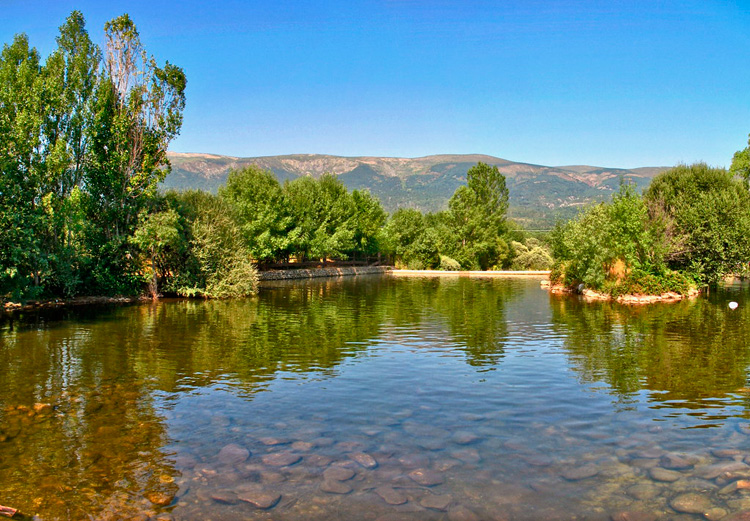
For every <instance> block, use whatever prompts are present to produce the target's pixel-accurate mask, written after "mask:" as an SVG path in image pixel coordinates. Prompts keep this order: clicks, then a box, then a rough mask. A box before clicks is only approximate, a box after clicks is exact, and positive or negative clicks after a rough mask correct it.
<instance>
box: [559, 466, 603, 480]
mask: <svg viewBox="0 0 750 521" xmlns="http://www.w3.org/2000/svg"><path fill="white" fill-rule="evenodd" d="M597 474H599V469H598V468H597V467H596V466H595V465H583V466H582V467H574V468H571V469H567V470H565V471H563V473H562V474H561V475H562V477H564V478H565V479H567V480H568V481H580V480H582V479H588V478H593V477H594V476H596V475H597Z"/></svg>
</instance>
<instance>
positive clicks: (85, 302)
mask: <svg viewBox="0 0 750 521" xmlns="http://www.w3.org/2000/svg"><path fill="white" fill-rule="evenodd" d="M136 302H152V299H151V297H146V296H138V297H75V298H72V299H50V300H29V301H26V302H25V303H24V304H21V303H20V302H4V303H3V307H2V311H3V312H5V313H11V312H14V311H33V310H37V309H56V308H65V307H74V306H93V305H95V304H135V303H136Z"/></svg>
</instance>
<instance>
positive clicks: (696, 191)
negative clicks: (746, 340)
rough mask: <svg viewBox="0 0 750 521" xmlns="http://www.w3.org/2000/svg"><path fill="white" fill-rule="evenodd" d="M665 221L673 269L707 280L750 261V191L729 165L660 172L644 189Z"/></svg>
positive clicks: (652, 213)
mask: <svg viewBox="0 0 750 521" xmlns="http://www.w3.org/2000/svg"><path fill="white" fill-rule="evenodd" d="M644 198H645V201H646V204H647V206H648V212H649V217H650V219H651V220H652V221H659V222H660V223H661V227H662V228H663V234H664V236H665V239H666V245H665V252H664V256H665V259H666V262H667V264H668V265H669V267H670V268H672V269H674V270H678V271H682V272H685V273H689V274H691V275H692V276H693V277H694V278H695V279H696V280H698V281H699V282H701V283H703V284H707V283H714V282H717V281H719V280H721V278H723V277H724V276H726V275H728V274H732V273H736V272H740V271H742V270H743V269H744V267H745V266H746V265H747V262H748V261H749V260H750V242H749V241H748V240H747V238H748V237H750V193H748V190H747V187H746V186H745V184H744V183H743V182H742V181H740V180H739V179H737V178H736V177H735V176H734V175H733V174H732V173H731V172H727V171H726V170H724V169H723V168H711V167H709V166H708V165H706V164H705V163H697V164H693V165H679V166H677V167H675V168H673V169H671V170H669V171H667V172H664V173H663V174H661V175H659V176H657V177H656V178H655V179H654V180H653V182H652V183H651V186H650V187H649V188H648V190H647V191H646V192H645V194H644Z"/></svg>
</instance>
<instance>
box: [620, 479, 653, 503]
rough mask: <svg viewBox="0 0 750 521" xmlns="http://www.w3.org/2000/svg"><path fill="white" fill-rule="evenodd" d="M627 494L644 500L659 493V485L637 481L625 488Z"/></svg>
mask: <svg viewBox="0 0 750 521" xmlns="http://www.w3.org/2000/svg"><path fill="white" fill-rule="evenodd" d="M627 494H628V495H629V496H630V497H632V498H633V499H638V500H641V501H643V500H645V499H651V498H654V497H656V496H658V495H659V487H657V486H655V485H653V484H651V483H648V484H647V483H639V484H637V485H633V486H632V487H629V488H628V489H627Z"/></svg>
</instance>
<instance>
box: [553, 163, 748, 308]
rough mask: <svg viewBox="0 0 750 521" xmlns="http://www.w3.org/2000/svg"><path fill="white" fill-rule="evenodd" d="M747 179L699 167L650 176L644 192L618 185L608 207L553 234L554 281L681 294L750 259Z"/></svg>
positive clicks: (623, 291) (611, 291)
mask: <svg viewBox="0 0 750 521" xmlns="http://www.w3.org/2000/svg"><path fill="white" fill-rule="evenodd" d="M749 238H750V192H749V191H748V183H747V178H744V179H743V178H741V177H740V176H738V175H735V174H734V173H733V172H732V171H726V170H725V169H722V168H711V167H709V166H707V165H706V164H704V163H698V164H694V165H689V166H688V165H679V166H677V167H675V168H673V169H671V170H669V171H667V172H664V173H662V174H660V175H659V176H657V177H656V178H655V179H654V180H653V182H652V183H651V185H650V187H649V188H648V189H647V190H646V191H645V193H644V194H643V195H640V194H637V193H635V191H634V189H633V188H632V187H630V186H627V185H623V186H621V187H620V190H619V192H618V193H617V194H616V195H615V196H614V197H613V199H612V201H611V202H610V203H602V204H599V205H597V206H594V207H591V208H589V209H587V210H586V211H584V212H582V213H581V214H580V215H579V216H578V217H577V218H575V219H573V220H571V221H570V222H568V223H565V224H560V225H558V226H557V228H556V229H555V231H554V232H553V234H552V239H551V242H552V248H553V255H554V257H555V264H554V266H553V269H552V274H551V280H552V282H553V283H558V284H562V285H563V286H566V287H570V288H577V289H582V288H588V289H592V290H595V291H596V292H599V293H602V294H605V295H608V296H611V297H615V298H616V297H619V296H622V295H662V294H670V293H674V294H679V295H687V294H689V293H691V292H694V291H695V289H696V288H697V287H703V286H706V285H708V284H712V283H716V282H718V281H720V280H721V279H722V278H724V277H725V276H727V275H732V274H740V275H743V274H746V273H747V272H748V261H749V260H750V239H749Z"/></svg>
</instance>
